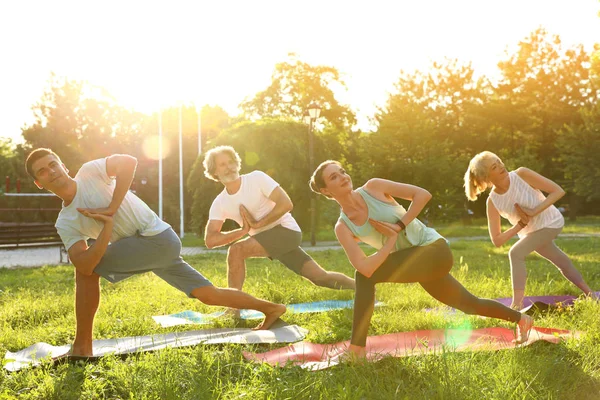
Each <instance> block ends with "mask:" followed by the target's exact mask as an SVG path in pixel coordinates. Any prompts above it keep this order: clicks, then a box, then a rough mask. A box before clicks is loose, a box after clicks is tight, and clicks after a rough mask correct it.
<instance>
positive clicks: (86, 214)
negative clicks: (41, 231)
mask: <svg viewBox="0 0 600 400" xmlns="http://www.w3.org/2000/svg"><path fill="white" fill-rule="evenodd" d="M136 166H137V160H136V159H135V158H134V157H132V156H129V155H124V154H115V155H112V156H110V157H107V158H102V159H98V160H94V161H90V162H87V163H85V164H83V166H82V167H81V169H80V170H79V171H78V172H77V175H76V176H75V178H71V177H70V176H69V175H68V172H69V171H68V170H67V168H66V167H65V165H64V164H63V163H62V161H61V160H60V158H59V156H58V155H57V154H55V153H54V152H53V151H52V150H50V149H43V148H40V149H36V150H34V151H33V152H31V154H29V156H28V157H27V161H26V169H27V172H28V173H29V175H30V176H31V177H32V178H33V179H34V181H35V183H36V185H37V186H38V187H39V188H40V189H42V188H43V189H46V190H48V191H50V192H52V193H54V194H56V195H57V196H58V197H60V198H61V199H62V200H63V206H62V210H61V211H60V214H59V215H58V219H57V220H56V228H57V230H58V233H59V235H60V237H61V239H62V241H63V243H64V244H65V247H66V248H67V250H68V252H69V257H70V259H71V261H72V262H73V264H74V265H75V282H76V290H75V316H76V320H77V331H76V334H75V341H74V343H73V347H72V351H71V354H72V355H75V356H91V355H92V331H93V324H94V316H95V315H96V311H97V310H98V305H99V303H100V285H99V283H100V277H101V276H102V277H103V278H105V279H106V280H108V281H110V282H113V283H116V282H119V281H121V280H123V279H125V278H128V277H130V276H132V275H135V274H139V273H143V272H148V271H152V272H153V273H155V274H156V275H158V276H159V277H160V278H162V279H164V280H165V281H167V282H168V283H169V284H170V285H172V286H173V287H175V288H177V289H179V290H181V291H182V292H184V293H185V294H186V295H188V296H189V297H195V298H197V299H198V300H200V301H201V302H203V303H205V304H210V305H219V306H225V307H231V308H238V309H239V308H251V309H255V310H259V311H261V312H263V313H264V314H265V316H266V317H265V320H264V321H263V322H262V324H261V325H259V327H258V328H257V329H267V328H269V326H270V325H271V324H272V323H273V322H274V321H275V320H276V319H277V318H278V317H279V316H280V315H281V314H283V313H284V312H285V306H284V305H282V304H275V303H271V302H268V301H264V300H259V299H256V298H254V297H252V296H250V295H248V294H246V293H243V292H240V291H237V290H230V289H221V288H217V287H214V286H213V285H212V284H211V283H210V282H209V281H208V280H207V279H206V278H205V277H204V276H202V274H200V272H198V271H196V270H195V269H194V268H192V267H191V266H190V265H189V264H188V263H186V262H185V261H184V260H183V259H182V258H181V257H180V251H181V241H180V240H179V237H178V236H177V234H175V232H174V231H173V229H171V226H169V224H167V223H166V222H164V221H162V220H161V219H160V218H158V216H157V215H156V214H155V213H154V212H153V211H152V210H151V209H150V208H149V207H148V206H147V205H146V203H144V202H143V201H142V200H141V199H140V198H139V197H137V196H136V195H135V194H133V193H131V192H130V191H129V186H130V185H131V182H132V180H133V177H134V174H135V169H136ZM88 239H95V241H94V243H93V244H92V245H91V246H88V243H87V240H88ZM151 292H152V290H151V289H150V288H149V289H148V294H149V295H151Z"/></svg>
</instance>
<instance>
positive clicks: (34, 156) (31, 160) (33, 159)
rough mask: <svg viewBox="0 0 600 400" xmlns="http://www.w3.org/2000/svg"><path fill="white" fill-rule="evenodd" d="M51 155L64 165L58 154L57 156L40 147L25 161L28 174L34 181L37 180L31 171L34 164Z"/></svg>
mask: <svg viewBox="0 0 600 400" xmlns="http://www.w3.org/2000/svg"><path fill="white" fill-rule="evenodd" d="M50 155H52V156H54V157H56V158H57V159H58V161H60V162H61V163H62V161H61V160H60V157H59V156H58V154H56V153H55V152H53V151H52V150H50V149H46V148H44V147H40V148H39V149H35V150H33V151H32V152H31V153H29V155H28V156H27V160H25V169H26V170H27V174H28V175H29V176H30V177H32V178H33V180H36V179H37V178H36V176H35V174H34V172H33V170H32V169H31V168H32V166H33V163H34V162H36V161H37V160H39V159H40V158H42V157H46V156H50Z"/></svg>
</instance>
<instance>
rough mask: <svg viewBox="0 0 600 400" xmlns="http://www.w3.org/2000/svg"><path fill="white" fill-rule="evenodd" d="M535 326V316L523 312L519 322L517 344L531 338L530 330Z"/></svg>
mask: <svg viewBox="0 0 600 400" xmlns="http://www.w3.org/2000/svg"><path fill="white" fill-rule="evenodd" d="M531 328H533V318H531V317H530V316H529V315H527V314H521V319H520V320H519V322H518V323H517V338H516V339H515V343H516V344H523V343H525V342H527V340H528V339H529V332H531Z"/></svg>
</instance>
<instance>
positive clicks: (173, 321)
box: [152, 300, 383, 327]
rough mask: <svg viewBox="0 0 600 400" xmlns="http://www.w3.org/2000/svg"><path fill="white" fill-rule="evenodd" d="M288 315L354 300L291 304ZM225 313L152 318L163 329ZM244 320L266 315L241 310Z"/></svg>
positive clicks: (351, 303)
mask: <svg viewBox="0 0 600 400" xmlns="http://www.w3.org/2000/svg"><path fill="white" fill-rule="evenodd" d="M382 305H383V303H382V302H376V303H375V306H377V307H378V306H382ZM286 307H287V313H317V312H325V311H331V310H342V309H345V308H352V307H354V300H324V301H315V302H312V303H299V304H289V305H287V306H286ZM224 314H225V311H217V312H214V313H211V314H202V313H199V312H196V311H182V312H179V313H176V314H170V315H158V316H154V317H152V318H153V319H154V321H156V322H157V323H158V324H159V325H160V326H162V327H169V326H177V325H187V324H209V323H211V322H212V321H213V320H214V319H215V318H219V317H222V316H223V315H224ZM240 317H241V318H242V319H258V318H264V314H263V313H261V312H259V311H255V310H241V312H240Z"/></svg>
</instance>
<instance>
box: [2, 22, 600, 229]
mask: <svg viewBox="0 0 600 400" xmlns="http://www.w3.org/2000/svg"><path fill="white" fill-rule="evenodd" d="M498 70H499V76H500V78H499V79H497V80H495V81H492V80H491V79H489V78H488V77H486V76H484V75H481V74H477V71H475V70H474V69H473V67H472V66H471V64H470V63H465V62H461V61H460V60H454V59H444V60H439V61H437V62H433V63H432V65H431V66H430V68H429V69H427V70H424V71H420V70H417V71H411V72H407V71H399V76H398V79H397V81H396V82H395V84H394V87H393V88H391V89H390V94H389V96H388V98H387V101H386V103H385V104H384V105H383V106H381V107H380V108H379V109H378V110H377V112H376V114H375V115H373V117H372V118H373V122H374V126H375V129H374V130H373V131H371V132H363V131H360V130H357V129H355V128H354V126H355V124H356V115H355V113H354V111H353V110H352V108H351V107H350V106H348V105H345V104H341V103H340V102H338V101H337V99H336V97H335V94H334V91H333V89H332V88H334V87H340V86H341V87H344V86H345V82H344V80H343V76H342V75H341V74H340V73H339V71H338V70H337V69H336V68H335V67H332V66H323V65H310V64H307V63H305V62H303V61H301V60H300V59H298V58H297V57H296V56H295V55H290V56H289V58H288V59H287V60H285V61H283V62H281V63H279V64H277V65H275V68H274V71H273V74H272V80H271V84H270V85H269V86H268V87H267V88H265V90H263V91H261V92H259V93H256V94H255V95H254V96H250V97H248V98H247V99H246V100H244V101H243V102H242V104H240V109H241V110H242V112H241V113H240V115H237V116H230V115H228V114H227V112H225V111H224V110H223V109H222V108H221V107H219V106H204V107H203V108H202V109H201V110H196V109H195V108H194V107H193V106H192V105H184V106H183V141H184V145H183V149H184V153H183V165H184V174H185V176H184V179H185V182H186V185H185V189H186V190H185V199H184V203H185V205H186V206H185V207H186V210H185V214H186V216H187V217H186V224H187V225H188V226H186V230H187V231H191V230H193V231H196V232H201V231H202V229H203V227H204V225H205V224H206V222H207V217H208V209H209V207H210V204H211V202H212V200H213V198H214V197H215V196H216V195H217V193H218V192H219V191H220V190H222V186H221V185H220V184H217V183H215V182H212V181H210V180H208V179H206V178H205V177H204V175H203V168H202V159H203V154H199V150H198V133H197V129H198V124H197V121H198V112H200V116H201V120H202V143H201V146H202V153H203V152H204V151H206V150H207V149H210V148H212V147H214V146H217V145H222V144H228V145H232V146H234V147H235V148H236V149H237V150H238V152H239V153H240V155H241V157H242V163H243V165H242V172H250V171H252V170H254V169H260V170H263V171H265V172H266V173H268V174H269V175H271V176H272V177H273V178H274V179H275V180H277V181H278V182H279V183H280V184H281V185H282V187H283V188H284V189H285V190H286V191H287V192H288V193H289V195H290V197H291V198H292V200H293V201H294V205H295V207H294V212H293V213H294V216H295V217H296V218H297V220H298V222H299V223H300V225H301V226H302V228H303V229H305V230H308V229H309V223H310V222H309V203H310V202H309V199H310V196H311V193H310V191H309V189H308V184H307V182H308V179H309V177H310V173H311V171H310V169H309V165H308V127H307V126H306V124H304V123H303V122H302V117H303V114H304V112H305V111H306V109H307V107H308V105H309V104H310V103H312V102H315V103H317V104H319V105H320V106H321V107H322V113H321V117H320V119H319V122H318V124H317V127H316V130H315V158H316V162H317V164H318V163H319V162H321V161H323V160H326V159H337V160H339V161H341V162H342V163H343V164H344V165H345V166H346V168H347V169H348V170H349V172H350V174H351V176H353V178H354V185H355V187H357V186H359V185H361V184H362V183H364V182H365V180H366V179H368V178H370V177H382V178H387V179H392V180H397V181H401V182H405V183H411V184H415V185H419V186H421V187H424V188H426V189H428V190H429V191H430V192H431V193H432V194H433V200H432V201H431V202H430V205H429V208H428V209H427V212H426V214H425V215H424V217H425V218H426V219H428V220H429V222H433V221H441V220H457V219H460V218H463V217H465V216H466V215H469V214H471V213H470V212H469V211H468V210H471V211H472V213H474V215H482V214H483V213H484V212H485V203H484V202H485V199H480V200H478V201H477V202H475V203H469V202H467V201H466V198H465V196H464V193H463V187H462V185H463V183H462V177H463V174H464V172H465V170H466V168H467V165H468V161H469V160H470V158H471V157H472V156H473V155H475V154H476V153H478V152H480V151H483V150H490V151H493V152H495V153H497V154H498V155H499V156H500V157H501V158H503V160H504V161H505V163H506V165H507V167H508V168H516V167H518V166H527V167H529V168H532V169H534V170H536V171H538V172H540V173H541V174H543V175H545V176H547V177H548V178H550V179H552V180H554V181H556V182H558V183H559V184H560V185H562V186H563V188H564V189H565V190H566V191H567V193H568V194H567V196H566V197H565V198H564V199H563V200H562V203H561V204H563V205H564V206H565V207H566V208H568V210H569V213H570V216H571V217H572V218H574V217H575V216H577V215H581V214H597V213H599V212H600V202H599V201H598V200H599V199H600V185H599V182H600V180H599V178H600V160H599V158H598V156H597V154H598V153H599V151H600V102H599V101H598V99H599V95H600V47H599V46H596V47H595V48H594V49H593V50H592V51H591V52H587V51H586V50H585V48H584V47H583V46H582V45H577V46H571V47H566V46H564V45H563V44H562V42H561V40H560V38H559V37H558V36H556V35H552V34H549V33H548V32H546V31H545V30H544V29H541V28H540V29H538V30H536V31H534V32H532V33H531V34H530V35H529V36H528V37H526V38H524V39H523V40H522V41H521V42H520V43H519V44H518V46H517V49H516V51H515V52H514V53H512V54H506V56H505V57H504V59H503V60H500V61H499V62H498ZM33 112H34V115H35V122H34V123H33V124H31V125H29V126H26V127H25V128H23V132H22V134H23V139H24V143H23V144H20V145H17V146H15V145H13V144H12V143H10V142H8V141H5V142H1V143H0V170H1V171H2V172H3V176H5V175H9V176H13V177H15V178H16V177H20V178H21V180H22V182H23V183H22V187H23V191H26V192H34V191H37V190H38V189H37V188H35V186H34V185H33V183H32V182H31V181H30V179H28V178H27V177H26V174H25V172H24V169H23V160H24V158H25V157H26V155H27V153H28V152H29V151H30V150H31V149H32V148H35V147H42V146H43V147H51V148H52V149H53V150H55V151H56V152H57V153H58V154H60V155H61V156H62V159H63V161H64V163H65V164H66V165H67V167H68V168H69V169H70V170H71V171H77V170H78V168H79V167H80V166H81V164H83V163H84V162H86V161H88V160H92V159H95V158H99V157H104V156H107V155H110V154H114V153H128V154H132V155H134V156H136V157H137V158H138V161H139V165H138V170H137V174H136V178H135V187H134V189H135V190H136V193H137V194H138V195H139V196H140V197H141V198H142V199H144V200H145V201H146V202H147V203H148V204H149V205H150V206H151V207H152V208H153V209H154V210H156V209H157V207H158V162H157V160H156V135H157V133H158V114H153V115H145V114H142V113H139V112H136V111H133V110H129V109H125V108H123V107H121V106H120V105H119V104H118V103H117V102H116V101H115V99H113V98H112V97H111V96H110V94H109V93H105V92H103V91H101V90H98V89H97V88H96V89H95V88H92V87H91V86H90V85H89V84H87V83H86V82H81V81H73V80H68V79H64V78H59V77H56V76H51V78H50V81H49V85H48V89H47V90H46V93H45V94H44V96H43V97H42V98H41V99H40V101H39V102H38V103H37V104H35V105H34V106H33ZM178 115H179V108H178V107H172V108H168V109H166V110H163V112H162V122H163V132H164V137H165V145H164V147H165V149H166V152H165V158H164V162H163V179H164V192H163V193H164V213H163V215H164V218H165V220H167V222H169V223H170V224H172V225H173V226H174V227H175V228H177V229H178V224H179V217H178V216H179V186H178V185H179V169H178V168H179V156H178V124H179V120H178V118H179V117H178ZM169 149H170V150H169ZM1 190H4V187H3V188H2V189H1ZM48 201H49V200H48V199H45V198H39V199H38V198H31V199H20V200H16V199H14V198H6V197H4V196H2V197H0V208H16V207H25V206H27V207H31V208H44V206H45V204H47V203H45V202H48ZM318 210H319V213H318V215H319V224H320V226H321V227H325V226H331V225H332V224H333V223H334V221H335V220H336V219H337V216H338V215H337V214H338V211H337V208H336V207H335V206H334V205H333V204H331V202H329V201H327V200H325V199H319V201H318ZM45 218H50V217H49V216H48V215H46V214H44V213H43V212H35V211H32V212H27V213H3V214H2V218H1V219H2V220H3V221H4V220H22V221H33V220H40V219H45Z"/></svg>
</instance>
